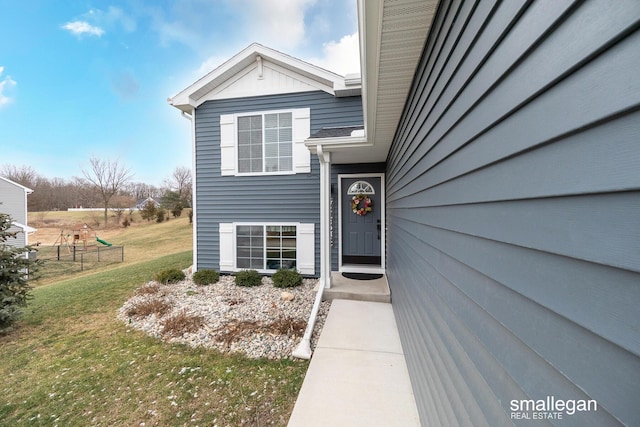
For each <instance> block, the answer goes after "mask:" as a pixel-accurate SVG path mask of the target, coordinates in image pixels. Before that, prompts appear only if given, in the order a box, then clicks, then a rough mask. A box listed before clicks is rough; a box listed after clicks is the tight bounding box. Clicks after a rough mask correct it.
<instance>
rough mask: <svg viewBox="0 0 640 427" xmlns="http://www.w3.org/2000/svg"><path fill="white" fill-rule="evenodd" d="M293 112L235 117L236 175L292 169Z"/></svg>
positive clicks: (288, 170)
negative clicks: (236, 120)
mask: <svg viewBox="0 0 640 427" xmlns="http://www.w3.org/2000/svg"><path fill="white" fill-rule="evenodd" d="M292 121H293V120H292V113H290V112H289V113H271V114H257V115H251V116H238V173H255V172H258V173H260V172H291V171H292V170H293V147H292V145H293V123H292Z"/></svg>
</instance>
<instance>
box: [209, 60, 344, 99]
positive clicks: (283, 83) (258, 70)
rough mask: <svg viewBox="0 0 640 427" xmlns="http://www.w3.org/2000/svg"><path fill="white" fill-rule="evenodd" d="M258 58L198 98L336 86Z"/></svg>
mask: <svg viewBox="0 0 640 427" xmlns="http://www.w3.org/2000/svg"><path fill="white" fill-rule="evenodd" d="M258 58H260V59H259V60H256V61H255V62H254V63H252V64H251V65H250V66H248V67H246V68H245V69H244V70H242V71H240V72H238V73H237V74H236V75H235V76H233V78H231V79H229V80H227V81H226V82H224V83H223V84H221V85H220V86H218V87H216V88H215V89H213V90H212V91H211V92H209V93H207V94H206V96H204V97H203V98H200V99H198V103H201V102H204V101H210V100H214V99H231V98H243V97H247V96H263V95H276V94H281V93H298V92H311V91H316V90H322V91H324V92H331V91H332V90H333V87H332V86H330V85H328V84H325V83H323V82H319V81H317V80H313V79H311V78H309V77H307V76H304V75H302V74H299V73H296V72H295V71H292V70H290V69H287V68H285V67H282V66H280V65H278V64H276V63H274V62H271V61H268V60H266V59H262V57H258Z"/></svg>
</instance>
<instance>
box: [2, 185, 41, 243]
mask: <svg viewBox="0 0 640 427" xmlns="http://www.w3.org/2000/svg"><path fill="white" fill-rule="evenodd" d="M31 193H33V190H31V189H30V188H27V187H25V186H23V185H20V184H18V183H16V182H13V181H11V180H10V179H7V178H3V177H1V176H0V213H4V214H8V215H10V216H11V219H12V220H13V226H12V227H11V228H10V229H9V231H10V232H18V234H17V235H16V238H15V239H9V240H7V241H6V242H5V243H6V244H7V245H10V246H16V247H19V248H22V247H24V246H27V245H28V244H29V233H33V232H34V231H36V229H35V228H33V227H29V226H28V225H27V195H29V194H31Z"/></svg>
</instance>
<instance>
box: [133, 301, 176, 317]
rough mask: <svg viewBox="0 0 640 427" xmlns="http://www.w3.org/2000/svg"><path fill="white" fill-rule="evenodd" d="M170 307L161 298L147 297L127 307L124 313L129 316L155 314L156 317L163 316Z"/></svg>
mask: <svg viewBox="0 0 640 427" xmlns="http://www.w3.org/2000/svg"><path fill="white" fill-rule="evenodd" d="M170 309H171V305H169V304H168V303H166V302H164V301H163V300H161V299H149V300H144V301H140V302H138V303H136V304H134V305H133V306H131V307H129V308H128V309H127V310H126V312H125V314H126V315H127V316H129V317H137V318H142V317H147V316H150V315H152V314H155V315H156V316H158V317H162V316H164V315H165V314H166V313H167V312H168V311H169V310H170Z"/></svg>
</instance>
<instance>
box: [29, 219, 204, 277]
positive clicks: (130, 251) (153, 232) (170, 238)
mask: <svg viewBox="0 0 640 427" xmlns="http://www.w3.org/2000/svg"><path fill="white" fill-rule="evenodd" d="M96 215H97V218H98V219H100V220H101V219H102V213H101V212H91V211H90V212H63V211H61V212H44V213H43V212H35V213H30V214H29V225H31V226H33V227H36V228H37V229H38V231H37V232H36V233H34V234H33V235H31V236H30V237H29V242H30V243H31V244H35V243H36V242H40V246H38V247H37V249H38V250H39V252H40V255H39V256H40V257H41V258H44V257H47V255H52V254H53V253H54V252H55V250H56V247H55V245H54V243H55V242H56V240H57V239H58V237H59V236H60V233H61V232H62V234H63V235H64V236H66V235H67V234H69V233H71V231H72V228H73V226H74V224H77V223H87V224H88V225H89V226H90V227H92V230H91V233H92V235H93V234H95V235H96V236H97V237H99V238H100V239H102V240H105V241H107V242H109V243H111V244H113V245H115V246H123V247H124V265H131V264H135V263H138V262H142V261H149V260H153V259H156V258H158V257H160V256H164V255H167V254H172V253H177V252H182V251H185V250H189V249H191V248H192V242H193V234H192V226H191V224H189V219H188V216H187V213H186V212H185V213H184V214H183V215H182V216H181V217H179V218H172V219H170V220H169V221H165V222H162V223H159V224H158V223H156V222H155V221H145V220H142V218H140V215H139V213H137V212H136V213H134V214H133V216H132V217H130V218H133V223H132V225H131V226H130V227H127V228H124V227H122V226H118V225H116V224H115V223H114V222H113V218H111V221H112V222H110V223H109V224H108V225H107V226H105V225H104V224H102V223H101V224H100V225H97V223H96V221H97V220H96ZM127 217H129V215H127ZM70 242H71V240H70ZM91 243H92V244H93V245H94V247H93V248H91V249H92V250H95V249H96V248H98V247H100V248H101V250H102V251H105V253H106V255H105V256H104V257H103V258H106V259H107V260H109V259H111V260H112V261H113V260H114V259H117V260H119V259H120V256H119V252H117V253H115V252H114V253H113V254H110V253H108V252H107V251H106V250H107V248H106V247H105V246H103V245H100V244H98V243H96V242H95V241H93V240H92V241H91ZM82 252H83V251H81V250H78V251H77V255H78V256H77V257H76V258H77V259H78V260H79V259H80V258H79V256H80V254H81V253H82ZM70 253H71V250H70V249H68V248H67V246H66V245H63V246H62V247H61V254H62V255H63V257H64V256H65V255H66V258H67V259H70V258H71V257H70V255H69V254H70ZM122 265H123V264H119V263H115V264H114V263H113V262H102V263H99V264H96V263H85V265H84V271H80V262H75V263H73V262H55V261H50V262H47V263H45V266H44V268H43V269H42V271H41V273H42V277H41V278H40V279H39V280H37V281H35V282H34V283H33V284H34V285H35V286H42V285H46V284H49V283H54V282H58V281H60V280H64V279H67V278H72V277H79V276H80V275H88V274H93V273H95V272H98V271H104V270H109V269H113V268H118V267H121V266H122Z"/></svg>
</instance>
